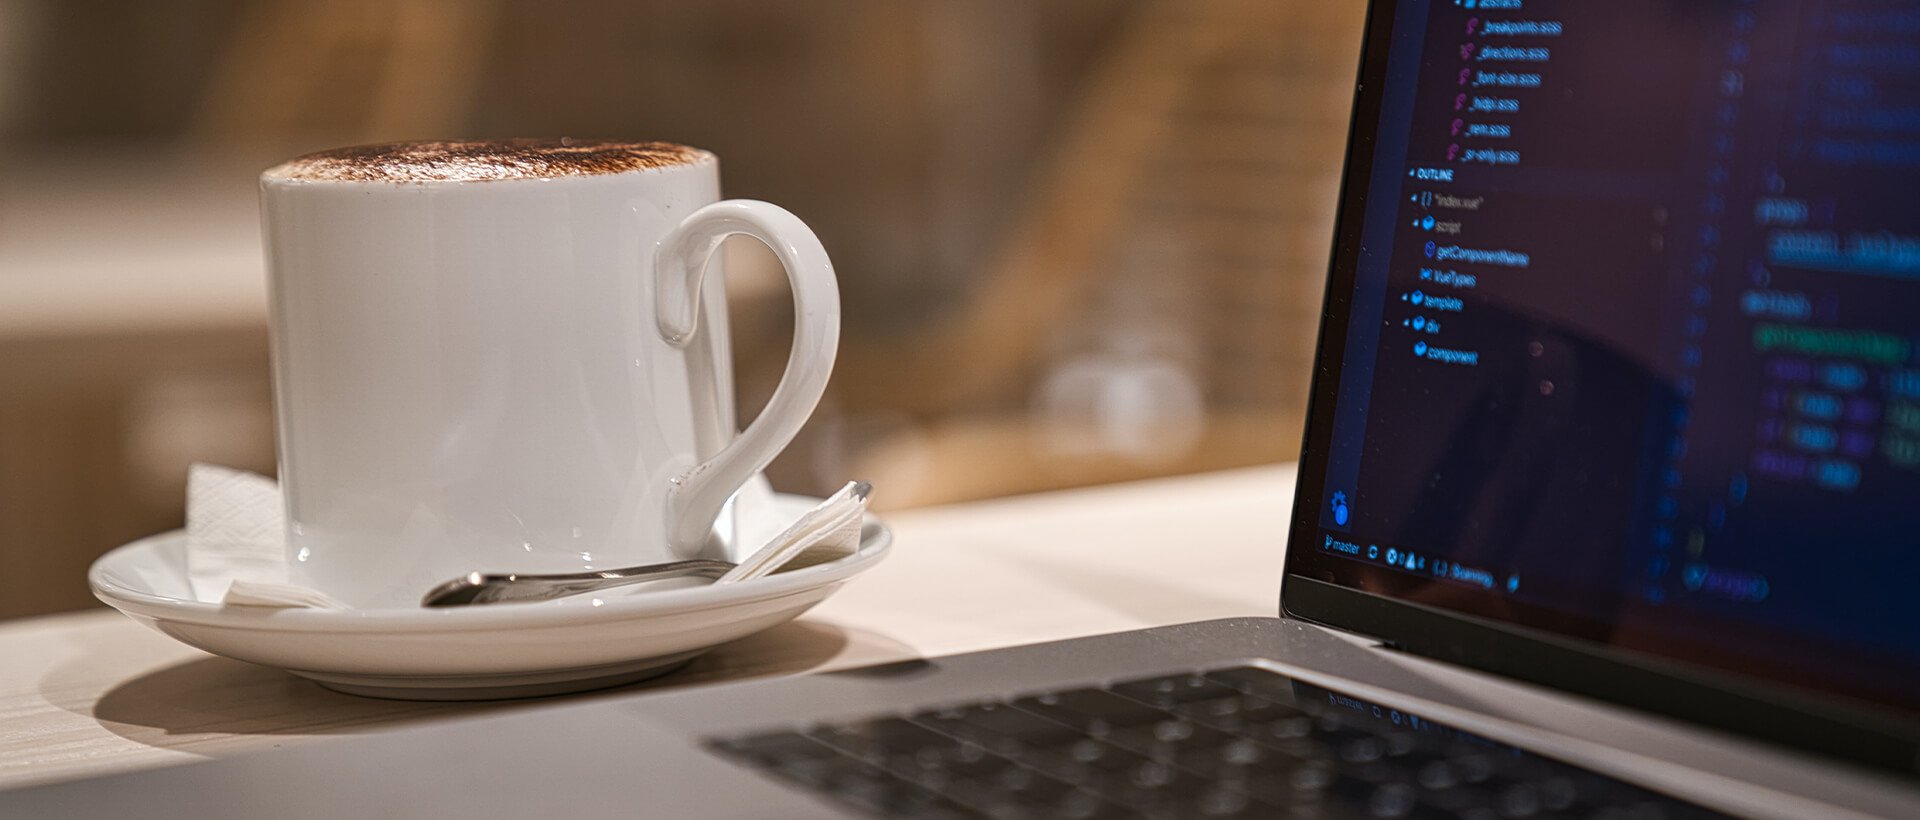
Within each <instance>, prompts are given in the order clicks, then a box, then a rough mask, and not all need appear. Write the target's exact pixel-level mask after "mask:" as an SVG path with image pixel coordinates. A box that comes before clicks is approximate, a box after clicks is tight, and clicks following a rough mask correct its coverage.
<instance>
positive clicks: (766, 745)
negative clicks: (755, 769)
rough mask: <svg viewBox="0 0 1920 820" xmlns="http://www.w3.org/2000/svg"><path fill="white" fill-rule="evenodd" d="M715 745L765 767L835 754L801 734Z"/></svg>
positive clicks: (754, 737) (772, 734)
mask: <svg viewBox="0 0 1920 820" xmlns="http://www.w3.org/2000/svg"><path fill="white" fill-rule="evenodd" d="M714 745H715V747H716V748H718V749H720V750H721V751H724V752H726V753H728V754H732V755H737V756H740V757H745V758H749V759H752V760H754V761H757V762H759V763H761V764H763V765H771V764H776V763H779V762H780V761H784V760H787V759H790V758H809V757H833V756H834V754H835V752H834V750H833V749H832V748H830V747H827V746H823V745H821V744H819V743H817V742H815V741H814V740H813V739H812V738H809V737H807V736H806V735H803V734H801V733H799V732H785V731H783V732H768V733H765V734H759V735H751V736H747V737H739V738H733V739H731V740H725V741H721V742H719V743H716V744H714Z"/></svg>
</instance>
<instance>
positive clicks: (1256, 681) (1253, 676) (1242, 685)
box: [1207, 666, 1293, 703]
mask: <svg viewBox="0 0 1920 820" xmlns="http://www.w3.org/2000/svg"><path fill="white" fill-rule="evenodd" d="M1207 677H1209V678H1212V679H1214V680H1216V681H1219V682H1221V683H1224V684H1226V685H1228V686H1231V687H1233V688H1234V689H1236V690H1239V691H1241V692H1245V693H1247V694H1249V695H1254V696H1257V697H1263V698H1266V699H1268V700H1272V701H1278V702H1280V703H1292V702H1293V679H1292V678H1289V677H1287V676H1285V675H1282V674H1280V673H1278V672H1271V671H1268V670H1266V669H1261V668H1260V667H1257V666H1236V667H1233V668H1231V669H1215V670H1213V671H1210V672H1208V673H1207Z"/></svg>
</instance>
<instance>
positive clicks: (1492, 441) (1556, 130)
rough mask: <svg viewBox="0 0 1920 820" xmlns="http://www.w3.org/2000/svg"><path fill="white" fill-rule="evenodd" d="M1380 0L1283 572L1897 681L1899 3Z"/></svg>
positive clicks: (1899, 684) (1903, 19)
mask: <svg viewBox="0 0 1920 820" xmlns="http://www.w3.org/2000/svg"><path fill="white" fill-rule="evenodd" d="M1376 9H1377V12H1376V14H1379V13H1385V12H1389V11H1390V12H1391V18H1390V20H1389V21H1388V22H1386V23H1384V24H1382V23H1381V22H1380V21H1378V20H1376V26H1380V25H1385V26H1387V27H1388V28H1386V29H1384V30H1379V29H1377V30H1376V39H1375V40H1374V41H1373V42H1371V43H1370V44H1369V56H1368V64H1369V66H1371V68H1370V69H1369V71H1373V72H1380V73H1375V74H1373V75H1372V76H1375V77H1378V78H1381V80H1382V81H1381V82H1379V84H1378V87H1377V88H1374V89H1371V90H1368V89H1364V88H1363V93H1362V97H1361V105H1362V106H1363V109H1362V110H1360V111H1358V112H1356V120H1355V121H1356V128H1357V129H1361V130H1360V132H1359V133H1360V134H1361V138H1360V139H1356V140H1355V142H1354V143H1353V145H1354V149H1353V150H1354V154H1353V156H1352V157H1351V158H1350V165H1349V169H1348V173H1349V178H1348V181H1347V189H1346V197H1347V199H1348V202H1347V203H1346V205H1345V208H1346V212H1345V213H1346V215H1345V216H1343V220H1342V234H1341V237H1340V240H1339V244H1340V248H1339V250H1338V252H1337V253H1336V265H1335V276H1334V278H1333V281H1332V285H1331V287H1332V288H1334V292H1332V293H1330V294H1329V306H1330V312H1329V316H1330V321H1329V323H1328V326H1327V328H1326V334H1327V336H1326V338H1325V339H1324V341H1323V344H1324V346H1325V347H1324V352H1323V356H1324V357H1325V358H1324V359H1323V363H1325V364H1328V365H1334V364H1336V363H1337V366H1334V367H1328V368H1326V369H1324V370H1323V372H1322V373H1321V374H1320V380H1321V381H1320V383H1319V384H1318V385H1317V387H1316V406H1315V413H1314V415H1315V418H1314V421H1313V422H1312V424H1311V426H1310V435H1309V440H1308V442H1309V443H1308V454H1307V456H1306V465H1307V469H1308V470H1309V471H1311V472H1309V473H1303V475H1304V476H1305V478H1304V480H1303V482H1302V493H1303V498H1307V499H1310V501H1311V503H1313V504H1314V505H1315V506H1316V507H1317V511H1315V512H1304V511H1303V513H1302V514H1303V515H1307V516H1309V517H1310V518H1312V519H1314V520H1313V526H1312V527H1310V528H1309V527H1308V524H1306V523H1304V522H1297V526H1296V530H1295V532H1296V542H1295V545H1294V547H1293V548H1292V549H1291V550H1290V559H1289V561H1290V563H1289V569H1290V571H1291V572H1293V573H1296V574H1300V575H1303V576H1306V577H1309V578H1316V579H1320V580H1324V581H1330V582H1332V583H1335V584H1338V585H1341V586H1346V587H1350V588H1358V589H1362V590H1365V591H1368V592H1373V593H1379V594H1384V595H1388V596H1393V597H1397V598H1401V599H1405V600H1409V601H1415V602H1419V603H1422V604H1425V605H1428V606H1434V607H1441V608H1446V609H1452V610H1456V611H1460V612H1464V613H1470V614H1473V615H1477V616H1481V617H1485V618H1492V619H1496V620H1499V621H1504V622H1509V623H1513V624H1516V625H1519V626H1524V627H1528V628H1533V629H1544V630H1548V631H1551V632H1555V633H1560V634H1563V635H1567V636H1572V637H1575V638H1580V639H1585V640H1590V641H1598V642H1602V643H1604V644H1607V645H1609V646H1612V647H1615V648H1623V649H1629V650H1635V651H1640V652H1648V653H1653V654H1656V655H1661V656H1667V657H1673V658H1679V659H1684V660H1686V661H1688V662H1692V663H1698V664H1706V665H1709V666H1714V667H1719V668H1722V669H1727V670H1734V671H1738V672H1742V673H1747V674H1757V675H1761V676H1764V677H1766V678H1769V679H1772V680H1774V681H1779V682H1785V683H1789V684H1794V685H1798V686H1802V687H1811V688H1814V689H1818V690H1824V691H1827V692H1833V693H1843V694H1846V695H1851V696H1855V697H1860V698H1865V699H1867V700H1871V701H1875V702H1879V703H1883V704H1894V705H1898V706H1902V707H1905V708H1909V709H1912V708H1915V707H1920V685H1916V683H1915V682H1916V681H1920V595H1916V594H1913V592H1912V591H1913V590H1914V589H1916V587H1917V586H1920V2H1882V1H1880V0H1777V1H1776V0H1717V1H1705V0H1619V2H1612V3H1572V2H1560V1H1559V0H1398V2H1381V3H1378V4H1376ZM1384 32H1390V36H1389V37H1385V38H1382V37H1381V35H1382V34H1383V33H1384ZM1383 39H1384V40H1386V41H1387V42H1386V43H1383V42H1382V40H1383ZM1383 44H1385V45H1387V47H1386V50H1385V52H1384V54H1382V53H1380V49H1381V47H1382V45H1383ZM1369 135H1370V138H1369ZM1316 482H1317V483H1316ZM1303 503H1305V502H1303ZM1305 533H1310V534H1311V535H1312V540H1311V541H1310V542H1309V543H1300V541H1299V540H1298V537H1299V535H1300V534H1305Z"/></svg>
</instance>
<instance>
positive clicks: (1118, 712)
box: [1013, 689, 1171, 734]
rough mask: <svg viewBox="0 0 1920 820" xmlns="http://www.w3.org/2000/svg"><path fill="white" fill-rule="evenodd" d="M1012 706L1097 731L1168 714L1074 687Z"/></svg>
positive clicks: (1015, 702)
mask: <svg viewBox="0 0 1920 820" xmlns="http://www.w3.org/2000/svg"><path fill="white" fill-rule="evenodd" d="M1013 705H1015V706H1017V707H1019V708H1021V709H1025V710H1027V711H1029V712H1033V713H1034V714H1038V715H1044V716H1046V717H1048V718H1050V719H1053V720H1056V721H1059V722H1061V723H1065V724H1067V725H1069V726H1073V727H1075V728H1077V729H1081V730H1085V731H1091V732H1095V733H1096V734H1098V733H1101V732H1105V731H1108V730H1111V729H1115V728H1124V727H1127V726H1138V725H1140V724H1143V723H1153V722H1155V721H1160V720H1165V719H1167V718H1168V717H1171V715H1169V714H1167V712H1166V711H1165V710H1163V709H1157V708H1155V707H1152V706H1149V705H1147V704H1145V703H1141V702H1140V701H1137V700H1134V699H1132V698H1126V697H1121V696H1120V695H1116V694H1114V693H1112V692H1108V691H1105V690H1101V689H1074V690H1071V691H1066V692H1055V693H1051V694H1046V695H1039V696H1036V697H1030V698H1021V699H1019V700H1016V701H1014V702H1013Z"/></svg>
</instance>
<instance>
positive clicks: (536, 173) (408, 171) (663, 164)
mask: <svg viewBox="0 0 1920 820" xmlns="http://www.w3.org/2000/svg"><path fill="white" fill-rule="evenodd" d="M712 158H713V155H712V154H709V153H707V152H706V151H702V150H700V149H698V148H689V147H687V146H685V145H676V144H674V143H671V142H632V141H627V140H594V139H571V138H565V137H562V138H559V139H497V140H449V141H436V142H389V143H381V144H378V145H356V146H354V147H351V148H335V149H333V150H330V151H320V152H318V153H313V154H308V155H306V156H303V157H299V158H297V159H293V160H289V161H287V162H285V163H282V164H281V165H279V166H278V167H275V168H273V169H270V170H268V171H267V172H266V176H268V177H270V178H274V179H291V180H307V181H327V182H466V181H484V180H500V179H539V178H546V177H578V176H597V175H601V174H618V173H623V172H626V171H642V170H647V169H653V168H668V167H672V166H676V165H693V164H696V163H699V162H704V161H708V160H711V159H712Z"/></svg>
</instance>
